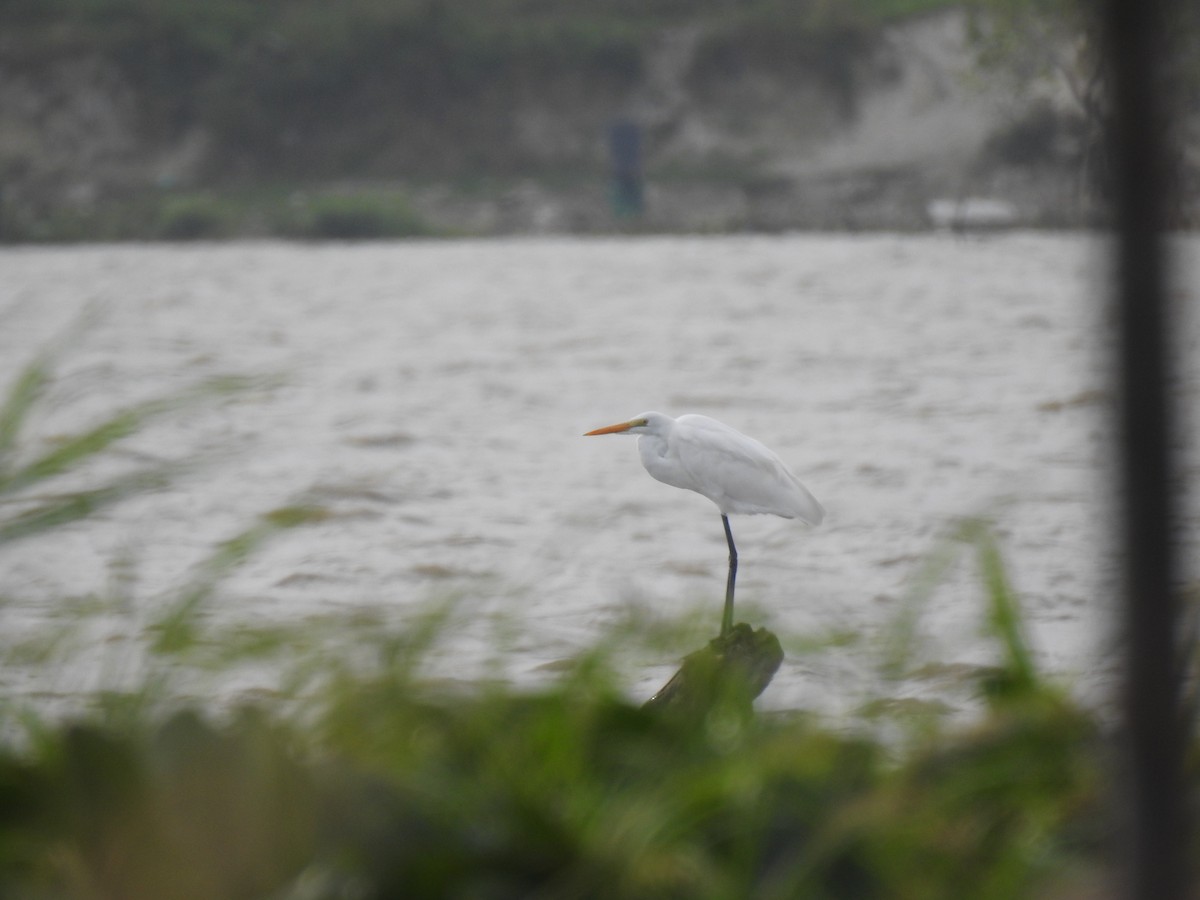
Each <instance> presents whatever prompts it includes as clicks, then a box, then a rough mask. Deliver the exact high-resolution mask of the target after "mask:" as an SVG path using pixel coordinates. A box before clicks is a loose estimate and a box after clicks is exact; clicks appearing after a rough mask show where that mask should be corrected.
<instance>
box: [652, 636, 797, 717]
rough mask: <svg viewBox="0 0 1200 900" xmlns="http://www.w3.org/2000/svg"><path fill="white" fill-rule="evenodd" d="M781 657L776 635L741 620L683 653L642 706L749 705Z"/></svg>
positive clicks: (699, 709) (688, 710)
mask: <svg viewBox="0 0 1200 900" xmlns="http://www.w3.org/2000/svg"><path fill="white" fill-rule="evenodd" d="M782 662H783V648H782V647H781V646H780V644H779V638H777V637H776V636H775V635H774V634H773V633H771V632H770V631H768V630H767V629H766V628H759V629H758V630H757V631H755V630H754V629H752V628H751V627H750V626H749V625H747V624H746V623H745V622H739V623H738V624H737V625H734V626H733V627H732V628H731V629H729V631H728V632H727V633H726V634H723V635H720V636H718V637H715V638H713V639H712V640H711V641H709V642H708V645H707V646H705V647H702V648H700V649H699V650H697V651H695V652H694V653H689V654H688V655H687V656H686V657H684V660H683V665H682V666H680V668H679V671H678V672H676V673H675V674H674V675H673V676H671V680H670V681H668V682H667V683H666V684H665V685H663V687H662V688H661V689H660V690H659V691H658V693H656V694H655V695H654V696H653V697H651V698H650V699H649V700H647V701H646V702H645V704H643V708H644V709H655V710H664V711H672V712H679V713H684V714H689V715H692V714H702V713H705V712H707V711H708V710H710V709H711V708H712V707H713V706H714V705H716V704H718V703H722V702H733V703H735V704H740V705H744V706H746V707H749V705H750V704H751V703H752V702H753V701H754V698H755V697H757V696H758V695H759V694H761V693H762V692H763V691H764V690H765V689H766V687H767V685H768V684H770V683H771V679H772V678H774V677H775V672H776V671H778V669H779V665H780V663H782Z"/></svg>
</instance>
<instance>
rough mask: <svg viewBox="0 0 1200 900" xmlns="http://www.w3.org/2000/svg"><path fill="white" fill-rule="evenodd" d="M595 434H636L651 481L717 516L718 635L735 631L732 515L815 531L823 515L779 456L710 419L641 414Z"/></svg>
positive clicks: (818, 506) (656, 413) (596, 431)
mask: <svg viewBox="0 0 1200 900" xmlns="http://www.w3.org/2000/svg"><path fill="white" fill-rule="evenodd" d="M596 434H636V435H638V453H639V454H640V455H641V457H642V465H643V466H645V467H646V471H647V472H649V473H650V474H651V475H652V476H653V477H654V478H657V479H658V480H659V481H661V482H663V483H665V484H669V485H672V486H674V487H678V488H686V489H687V490H689V491H695V492H696V493H698V494H703V495H704V496H705V497H707V498H708V499H709V500H711V501H712V502H713V503H715V504H717V509H719V510H720V511H721V524H722V525H724V526H725V541H726V543H728V544H729V578H728V579H727V580H726V582H725V611H724V614H723V615H722V617H721V634H722V635H724V634H726V633H728V631H729V629H730V628H732V627H733V588H734V582H735V580H736V579H737V559H738V557H737V547H735V546H734V544H733V532H732V531H730V529H729V516H730V515H731V514H742V515H757V514H760V513H769V514H770V515H774V516H782V517H783V518H785V519H800V520H801V521H804V522H807V523H808V524H809V525H819V524H821V520H822V519H823V518H824V517H825V510H824V509H823V508H822V506H821V504H820V503H818V502H817V498H816V497H814V496H813V495H812V494H811V493H809V490H808V488H806V487H805V486H804V485H803V484H801V483H800V479H799V478H797V477H796V476H795V475H793V474H792V472H791V470H789V469H788V467H787V466H785V465H784V464H783V460H781V459H780V458H779V457H778V456H776V455H775V454H774V453H773V452H771V451H770V450H768V449H767V448H766V447H765V446H763V445H762V444H760V443H759V442H758V441H756V440H754V438H751V437H746V435H744V434H742V433H741V432H739V431H734V430H733V429H732V428H730V427H729V426H728V425H724V424H722V423H720V422H718V421H717V420H716V419H710V418H709V417H708V416H698V415H686V416H680V417H679V418H678V419H672V418H671V417H670V416H667V415H663V414H662V413H658V412H644V413H642V414H640V415H638V416H635V417H634V418H632V419H630V420H629V421H628V422H618V423H617V424H616V425H609V426H607V427H605V428H597V429H595V430H594V431H589V432H587V434H585V435H584V437H591V436H592V435H596Z"/></svg>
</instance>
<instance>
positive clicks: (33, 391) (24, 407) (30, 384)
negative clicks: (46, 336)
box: [0, 356, 50, 479]
mask: <svg viewBox="0 0 1200 900" xmlns="http://www.w3.org/2000/svg"><path fill="white" fill-rule="evenodd" d="M49 382H50V364H49V361H48V360H47V358H46V357H45V356H40V357H38V358H37V359H35V360H34V361H33V362H31V363H30V364H29V365H27V366H26V367H25V369H24V370H23V371H22V372H21V374H20V375H19V376H18V377H17V380H16V382H15V383H14V384H13V386H12V387H11V388H10V389H9V392H8V396H7V397H5V399H4V405H3V406H2V407H0V479H2V478H3V473H4V471H5V469H6V468H7V467H8V460H9V458H10V457H11V456H12V453H13V449H14V448H15V447H16V443H17V435H18V434H20V431H21V426H22V425H23V424H24V423H25V419H26V417H27V416H28V415H29V410H31V409H32V408H33V406H34V404H35V403H36V402H37V400H38V398H39V397H41V396H42V392H43V391H44V390H45V388H46V385H47V384H48V383H49Z"/></svg>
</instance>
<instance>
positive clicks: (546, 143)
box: [0, 0, 1099, 241]
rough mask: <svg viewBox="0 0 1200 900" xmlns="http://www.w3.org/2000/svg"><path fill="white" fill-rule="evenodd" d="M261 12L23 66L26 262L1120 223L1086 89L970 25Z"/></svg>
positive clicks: (857, 10)
mask: <svg viewBox="0 0 1200 900" xmlns="http://www.w3.org/2000/svg"><path fill="white" fill-rule="evenodd" d="M112 2H115V0H112ZM68 5H69V4H68ZM467 5H468V6H469V4H467ZM877 5H880V6H882V4H877ZM126 6H128V7H129V9H130V10H135V9H137V8H138V7H137V5H136V4H126ZM244 6H245V5H244V4H239V3H236V2H232V0H230V2H227V3H224V4H219V5H214V6H213V7H212V8H211V9H210V10H209V11H208V12H207V13H199V12H192V13H188V14H187V15H188V16H193V17H196V18H191V19H189V18H187V17H186V16H185V15H184V13H182V12H177V13H175V14H174V15H175V18H172V17H171V16H169V15H165V14H164V15H163V16H161V17H160V18H159V19H154V20H147V19H144V18H138V16H136V15H134V14H133V13H129V14H128V22H127V23H126V28H125V30H124V31H122V30H120V29H117V27H116V26H112V25H105V26H104V27H103V28H101V26H99V25H95V24H94V23H93V27H91V28H90V30H89V28H85V27H84V25H83V24H81V23H80V22H79V21H74V22H70V23H65V24H64V23H59V25H60V26H61V27H59V28H57V30H56V29H55V28H53V27H51V26H52V25H54V24H55V23H54V22H53V21H51V20H36V21H35V22H34V25H36V28H35V27H34V25H30V24H28V23H27V24H26V26H25V28H26V32H27V33H26V34H24V35H21V39H17V38H16V37H11V38H10V39H8V40H6V41H4V42H3V43H2V44H0V75H3V78H2V79H0V177H2V178H3V195H2V197H0V238H2V239H4V240H7V241H54V240H59V241H61V240H72V241H74V240H123V239H186V238H224V237H246V236H263V235H271V236H285V237H332V238H354V237H396V236H407V235H416V234H420V235H428V234H435V235H509V234H526V233H534V234H545V233H612V232H621V231H630V230H632V231H643V232H691V233H697V232H730V231H745V230H750V231H765V232H771V231H783V230H796V229H800V230H826V231H828V230H860V229H889V230H918V229H924V228H928V227H936V226H940V225H946V224H954V221H953V220H954V219H955V218H956V217H957V218H964V217H965V218H966V219H970V218H971V216H970V215H969V210H971V209H976V208H980V207H979V206H978V204H974V205H973V204H972V203H967V202H965V201H975V200H978V199H983V200H986V201H987V203H988V206H987V208H988V209H990V210H992V211H993V213H998V214H994V215H992V216H990V217H989V219H988V223H987V224H989V225H993V226H996V225H999V226H1025V227H1064V226H1082V225H1088V224H1092V223H1094V222H1095V221H1097V219H1098V217H1099V215H1098V211H1097V206H1096V204H1095V203H1094V201H1093V199H1092V198H1091V196H1090V193H1089V191H1088V190H1087V188H1086V186H1085V179H1084V175H1083V172H1084V169H1085V165H1084V160H1085V158H1086V156H1087V153H1088V146H1087V143H1088V140H1089V138H1088V136H1087V133H1086V127H1085V125H1084V123H1083V121H1082V118H1081V116H1080V114H1079V113H1078V111H1077V110H1076V109H1075V108H1074V107H1073V103H1074V101H1073V99H1072V97H1071V96H1070V92H1069V91H1068V90H1067V88H1066V86H1065V85H1064V84H1062V83H1059V82H1056V81H1054V80H1052V79H1046V80H1044V81H1043V82H1040V83H1039V84H1038V85H1037V86H1036V87H1035V88H1033V89H1030V88H1028V86H1026V87H1025V88H1023V89H1022V90H1019V91H1018V90H1017V88H1016V87H1014V86H1013V85H1012V84H1010V83H1008V82H1007V81H1006V80H1005V79H1003V78H998V77H991V76H989V75H988V74H987V73H985V72H984V71H983V70H981V69H980V68H979V65H978V60H977V52H976V49H975V46H974V44H973V43H972V37H971V29H970V20H969V16H968V14H967V12H966V10H965V9H963V8H960V7H958V6H955V5H948V4H946V3H943V2H929V3H925V4H918V5H916V8H917V9H918V12H917V13H916V14H912V13H909V14H901V13H900V12H892V13H887V14H885V13H882V12H875V13H869V11H867V12H864V10H866V9H867V8H868V7H869V6H870V5H869V4H868V5H866V6H861V7H860V6H855V5H848V6H846V7H845V9H848V10H851V12H845V11H842V12H836V13H835V12H829V11H825V12H821V13H819V14H818V13H816V12H814V13H812V14H811V15H808V16H792V17H790V18H785V20H784V21H785V22H786V25H787V27H786V28H784V27H783V26H782V25H781V23H780V22H779V21H776V20H775V19H773V18H772V15H774V16H776V17H777V16H778V15H779V11H778V10H775V11H774V12H772V10H774V7H772V6H771V5H770V4H765V3H749V4H743V5H742V6H741V7H739V8H738V10H739V11H738V12H737V13H736V14H735V13H734V12H733V11H731V10H729V9H726V8H725V7H724V6H723V5H721V4H715V3H714V4H711V5H701V7H699V8H698V12H696V13H695V14H694V15H691V16H689V17H688V18H686V19H683V18H679V17H678V15H676V16H674V17H672V16H671V15H667V14H665V13H661V14H659V15H657V16H642V17H640V18H638V17H635V18H631V17H629V16H619V15H614V16H613V17H612V18H608V19H597V18H595V17H594V16H593V18H591V19H587V20H583V21H581V20H579V19H577V18H572V17H568V18H566V19H559V20H553V21H550V20H547V19H546V18H545V17H543V18H541V19H536V20H535V19H532V18H530V17H529V16H530V14H527V13H526V14H522V15H523V16H524V18H523V17H522V16H521V15H517V16H514V17H512V19H511V21H509V20H506V21H505V23H504V24H503V25H498V24H497V23H496V22H489V23H487V24H486V25H479V24H478V23H476V24H474V25H473V24H471V21H472V20H471V19H470V18H469V16H466V14H465V12H464V10H465V7H463V8H460V7H459V6H455V7H449V6H442V5H433V6H430V7H429V8H428V9H427V10H426V11H425V12H424V13H422V14H421V15H419V16H418V15H417V14H416V13H412V14H411V15H410V16H409V18H406V19H394V20H393V19H388V20H387V21H379V22H377V23H376V26H377V27H375V28H374V29H373V30H372V29H371V24H372V20H371V19H370V17H369V16H367V11H366V6H364V8H363V9H362V10H357V14H356V15H351V13H353V12H354V11H351V13H347V12H346V11H342V12H341V13H331V12H329V11H324V12H321V13H319V14H318V13H316V12H313V11H311V10H310V11H309V12H307V13H305V15H310V16H315V17H316V18H311V19H309V18H304V17H302V16H301V15H300V14H299V13H297V14H294V15H293V16H292V17H291V19H279V20H276V19H266V18H264V19H262V20H256V19H254V18H253V17H252V16H250V13H248V12H246V10H245V9H243V7H244ZM460 6H461V5H460ZM909 6H912V4H910V5H909ZM304 8H305V9H307V7H304ZM838 8H839V9H842V7H841V5H838ZM314 9H315V8H314ZM436 10H441V12H436ZM453 10H458V12H457V13H455V12H454V11H453ZM466 12H469V10H466ZM235 13H236V15H235ZM258 15H262V16H265V15H266V13H258ZM376 15H377V16H378V15H383V14H382V13H379V12H377V13H376ZM203 16H208V18H202V17H203ZM222 16H223V17H222ZM239 16H241V18H239ZM247 16H250V18H247ZM322 16H324V18H321V17H322ZM348 16H349V17H348ZM105 21H107V20H105ZM119 21H120V20H119V19H118V22H119ZM104 29H108V30H104ZM339 29H340V31H339ZM34 32H36V33H34ZM330 32H334V36H333V37H331V36H330V34H329V33H330ZM14 34H20V31H19V30H18V31H16V32H14ZM337 34H341V35H342V38H340V39H337V38H336V35H337ZM368 37H369V38H370V39H369V40H368ZM339 41H340V43H339ZM30 47H35V48H37V49H36V50H31V49H30ZM617 121H629V122H632V123H634V124H635V125H637V126H638V127H639V128H640V131H641V135H642V147H643V155H642V163H643V172H644V176H645V206H644V210H643V211H642V212H641V214H639V215H632V216H631V215H626V214H624V213H625V212H627V210H619V209H617V208H616V207H615V206H614V204H613V202H612V197H611V196H610V193H611V191H610V182H611V176H610V170H611V163H610V161H609V157H608V143H607V142H608V136H609V130H610V128H611V126H612V125H613V123H615V122H617ZM945 210H950V216H949V219H947V216H946V215H945V214H944V211H945Z"/></svg>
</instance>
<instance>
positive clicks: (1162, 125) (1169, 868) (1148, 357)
mask: <svg viewBox="0 0 1200 900" xmlns="http://www.w3.org/2000/svg"><path fill="white" fill-rule="evenodd" d="M1168 3H1169V0H1105V4H1104V14H1105V22H1104V23H1103V25H1104V31H1105V41H1106V46H1105V50H1106V53H1107V61H1108V65H1109V75H1110V99H1111V103H1112V110H1111V111H1112V119H1111V122H1110V125H1109V144H1110V153H1111V160H1112V165H1113V168H1112V175H1113V180H1114V185H1113V187H1114V191H1115V194H1114V202H1115V213H1116V217H1117V232H1116V241H1117V247H1116V250H1117V253H1116V266H1117V269H1116V285H1115V286H1116V298H1115V299H1116V305H1117V313H1118V315H1117V319H1118V322H1119V327H1120V334H1119V336H1118V340H1119V346H1118V354H1119V356H1118V359H1117V364H1118V368H1119V371H1120V401H1119V415H1120V421H1119V423H1118V424H1119V434H1120V444H1121V446H1120V451H1121V452H1120V464H1119V465H1120V477H1121V497H1122V501H1123V508H1122V511H1121V512H1122V533H1121V538H1122V543H1123V550H1124V564H1125V572H1124V576H1125V584H1124V591H1125V598H1124V600H1125V613H1124V627H1125V635H1126V640H1127V648H1128V658H1127V676H1126V679H1127V681H1126V685H1125V692H1124V698H1123V701H1124V719H1125V723H1126V727H1127V730H1128V738H1129V746H1128V751H1129V752H1128V756H1127V759H1128V770H1127V778H1128V783H1127V784H1126V785H1125V786H1124V789H1125V791H1126V798H1127V802H1128V804H1129V813H1130V818H1129V823H1128V824H1129V833H1128V840H1129V845H1128V849H1129V853H1130V857H1129V861H1130V868H1129V873H1128V874H1129V882H1128V889H1129V892H1128V896H1130V897H1133V898H1139V900H1150V898H1153V900H1180V898H1182V896H1183V889H1184V868H1183V856H1182V850H1183V846H1184V841H1183V831H1184V822H1183V810H1182V805H1181V803H1180V796H1181V776H1180V767H1181V760H1182V740H1183V733H1182V722H1181V719H1180V713H1179V662H1178V657H1177V647H1176V644H1175V639H1176V638H1175V620H1176V615H1177V610H1176V599H1175V596H1174V586H1175V583H1174V577H1173V576H1174V572H1175V554H1174V552H1173V546H1172V534H1171V526H1172V522H1173V515H1172V513H1173V503H1172V497H1171V492H1172V490H1173V489H1175V488H1176V487H1177V485H1176V484H1175V483H1174V481H1173V478H1172V466H1171V435H1172V424H1171V412H1172V410H1171V406H1170V401H1169V399H1168V396H1167V385H1168V383H1169V380H1170V379H1169V376H1170V372H1171V368H1170V361H1171V352H1170V347H1169V346H1168V337H1167V334H1168V331H1167V325H1168V321H1169V316H1168V310H1167V296H1166V273H1165V264H1166V253H1165V249H1164V246H1163V241H1162V232H1163V230H1164V225H1165V208H1166V187H1167V178H1168V175H1167V152H1166V139H1167V127H1166V126H1167V122H1168V116H1169V110H1168V108H1167V101H1168V98H1167V97H1166V96H1165V95H1164V91H1165V89H1166V85H1165V83H1164V80H1163V78H1162V77H1161V75H1162V73H1161V71H1160V67H1161V65H1162V63H1163V57H1164V54H1165V44H1166V42H1165V40H1164V38H1165V29H1164V27H1163V24H1164V15H1165V13H1166V10H1167V5H1168Z"/></svg>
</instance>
